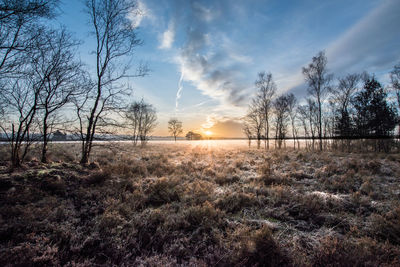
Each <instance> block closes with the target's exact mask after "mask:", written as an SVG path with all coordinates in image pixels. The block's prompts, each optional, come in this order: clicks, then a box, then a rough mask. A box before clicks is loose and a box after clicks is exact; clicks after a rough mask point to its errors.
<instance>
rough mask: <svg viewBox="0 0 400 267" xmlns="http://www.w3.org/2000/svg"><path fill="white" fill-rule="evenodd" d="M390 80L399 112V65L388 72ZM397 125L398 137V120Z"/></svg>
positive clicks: (399, 120)
mask: <svg viewBox="0 0 400 267" xmlns="http://www.w3.org/2000/svg"><path fill="white" fill-rule="evenodd" d="M390 80H391V83H392V89H393V90H394V92H395V94H396V98H397V109H398V111H399V112H400V64H398V65H396V66H394V68H393V70H392V72H390ZM398 123H399V129H398V131H399V132H398V135H399V136H400V118H399V119H398Z"/></svg>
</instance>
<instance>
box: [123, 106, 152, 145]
mask: <svg viewBox="0 0 400 267" xmlns="http://www.w3.org/2000/svg"><path fill="white" fill-rule="evenodd" d="M125 118H126V120H127V125H128V128H129V129H130V130H131V131H132V132H131V135H132V138H133V143H134V145H136V144H137V142H138V141H139V140H140V142H141V145H142V146H144V145H145V144H146V141H147V137H148V135H149V133H151V132H152V131H153V130H154V128H155V126H156V125H157V123H156V122H157V115H156V111H155V109H154V107H153V106H152V105H151V104H148V103H146V102H144V100H143V99H142V100H141V101H136V102H133V103H132V104H131V105H130V106H129V107H128V109H127V110H126V111H125Z"/></svg>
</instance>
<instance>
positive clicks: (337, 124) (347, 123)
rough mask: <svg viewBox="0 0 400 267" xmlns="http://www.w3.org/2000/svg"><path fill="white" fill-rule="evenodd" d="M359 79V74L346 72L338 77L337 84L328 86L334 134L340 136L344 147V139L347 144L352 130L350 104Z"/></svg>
mask: <svg viewBox="0 0 400 267" xmlns="http://www.w3.org/2000/svg"><path fill="white" fill-rule="evenodd" d="M360 80H361V76H360V75H359V74H348V75H346V76H345V77H342V78H339V79H338V84H337V86H332V87H331V88H330V93H331V97H330V98H331V101H330V102H331V103H332V104H331V105H333V109H334V110H333V113H334V114H333V117H334V127H333V128H334V129H333V131H334V134H337V135H339V136H340V137H342V148H344V143H343V142H344V140H343V139H347V142H348V143H347V146H349V145H350V144H349V142H350V140H349V139H348V137H349V136H350V135H351V132H352V125H351V114H350V105H351V100H352V98H353V97H354V94H355V93H356V92H357V90H358V84H359V81H360Z"/></svg>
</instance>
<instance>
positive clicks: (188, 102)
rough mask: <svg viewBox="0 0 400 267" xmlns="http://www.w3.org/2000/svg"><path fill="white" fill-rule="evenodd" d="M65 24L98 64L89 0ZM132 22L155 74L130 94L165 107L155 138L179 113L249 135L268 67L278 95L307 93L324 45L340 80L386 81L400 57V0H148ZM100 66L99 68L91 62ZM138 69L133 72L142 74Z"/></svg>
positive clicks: (230, 133)
mask: <svg viewBox="0 0 400 267" xmlns="http://www.w3.org/2000/svg"><path fill="white" fill-rule="evenodd" d="M61 3H62V4H61V6H60V10H61V14H60V16H58V18H57V23H58V24H60V25H64V26H65V27H66V28H67V29H68V30H69V31H71V32H72V33H73V34H74V36H75V37H76V38H77V39H79V40H81V41H82V45H81V47H80V52H79V55H80V57H81V59H82V61H83V62H85V63H87V64H88V66H91V64H93V63H92V62H94V58H93V55H92V54H91V53H90V52H91V51H93V49H94V48H95V47H94V46H93V45H94V42H93V39H92V38H91V37H90V35H89V32H90V31H91V28H90V26H89V25H88V23H87V22H88V16H87V15H86V14H85V12H84V5H83V2H82V1H80V0H62V2H61ZM137 5H138V8H139V10H140V12H139V15H136V16H134V15H132V23H133V24H134V25H135V26H137V32H138V36H139V38H140V39H142V40H143V45H142V46H140V47H137V48H136V49H135V53H134V54H133V62H134V63H135V62H136V63H138V62H140V61H142V62H146V63H147V65H148V67H149V68H150V70H151V72H150V73H149V75H147V76H146V77H143V78H135V79H132V80H130V81H129V84H130V85H131V87H132V88H133V94H132V96H131V99H129V101H133V100H137V99H141V98H144V99H145V101H147V102H149V103H151V104H153V105H154V106H155V108H156V109H157V115H158V125H157V128H156V130H155V131H154V133H153V135H162V136H166V135H168V131H167V122H168V120H169V119H170V118H171V117H175V118H178V119H179V120H181V121H182V122H183V128H184V132H185V133H186V132H187V131H189V130H193V131H197V132H199V133H202V134H204V132H205V131H206V130H209V131H211V132H212V133H213V136H220V137H222V136H223V137H241V136H243V135H242V131H241V124H240V121H241V118H242V117H243V116H244V114H245V113H246V111H247V105H248V103H249V100H250V99H251V97H252V96H253V95H254V93H255V91H256V88H255V86H254V81H255V80H256V78H257V73H258V72H260V71H267V72H271V73H272V75H273V78H274V80H275V82H276V83H277V87H278V94H281V93H286V92H293V93H294V94H295V95H296V96H297V98H298V99H299V100H300V102H301V99H303V98H304V97H305V96H306V85H305V83H304V77H303V76H302V73H301V68H302V67H303V66H306V65H307V64H308V63H310V61H311V59H312V57H313V56H314V55H316V54H317V53H318V52H319V51H321V50H324V51H325V52H326V56H327V58H328V69H329V71H330V72H332V73H334V75H335V77H340V76H343V75H345V74H347V73H354V72H362V71H367V72H369V73H373V74H375V75H376V77H377V78H378V80H380V81H381V82H382V83H387V82H388V79H389V78H388V77H389V76H388V73H389V72H390V71H391V69H392V68H393V66H394V65H396V64H398V63H400V34H399V33H400V31H399V25H400V15H399V14H400V1H399V0H352V1H348V0H346V1H343V0H335V1H330V0H319V1H318V0H304V1H299V0H296V1H295V0H285V1H282V0H247V1H240V0H237V1H236V0H214V1H212V0H209V1H206V0H204V1H195V0H192V1H190V0H139V1H137ZM92 66H93V65H92ZM134 67H135V66H133V69H132V72H134Z"/></svg>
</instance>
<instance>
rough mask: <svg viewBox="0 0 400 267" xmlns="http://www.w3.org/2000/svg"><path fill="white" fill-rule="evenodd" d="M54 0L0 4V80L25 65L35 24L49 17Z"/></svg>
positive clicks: (17, 1) (4, 1) (34, 32)
mask: <svg viewBox="0 0 400 267" xmlns="http://www.w3.org/2000/svg"><path fill="white" fill-rule="evenodd" d="M58 2H59V1H57V0H14V1H9V0H3V1H0V79H2V78H4V77H10V76H14V75H15V73H13V72H14V71H15V70H16V69H17V68H20V67H21V65H22V64H24V63H25V60H24V57H25V53H26V52H27V51H28V50H30V46H31V44H32V41H34V40H35V39H36V37H37V35H36V34H37V31H36V30H37V28H38V26H37V22H38V20H40V19H41V18H52V17H54V15H55V9H56V6H57V4H58Z"/></svg>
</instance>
